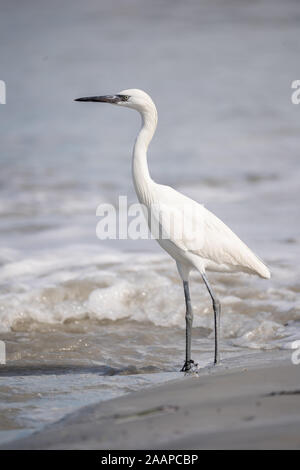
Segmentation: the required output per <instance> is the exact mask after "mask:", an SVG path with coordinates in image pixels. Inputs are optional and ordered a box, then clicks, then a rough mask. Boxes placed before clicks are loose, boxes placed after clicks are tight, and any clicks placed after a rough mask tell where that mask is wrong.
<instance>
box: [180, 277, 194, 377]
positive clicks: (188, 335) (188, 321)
mask: <svg viewBox="0 0 300 470" xmlns="http://www.w3.org/2000/svg"><path fill="white" fill-rule="evenodd" d="M183 289H184V297H185V305H186V314H185V322H186V350H185V363H184V365H183V368H182V369H181V371H182V372H186V371H188V370H190V369H191V364H193V363H194V361H192V359H191V347H192V325H193V310H192V304H191V297H190V289H189V283H188V281H183Z"/></svg>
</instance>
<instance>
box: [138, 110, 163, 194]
mask: <svg viewBox="0 0 300 470" xmlns="http://www.w3.org/2000/svg"><path fill="white" fill-rule="evenodd" d="M140 114H141V117H142V128H141V130H140V132H139V134H138V136H137V138H136V141H135V145H134V148H133V157H132V177H133V183H134V187H135V191H136V194H137V196H138V199H139V200H140V201H143V202H144V200H145V199H148V193H149V186H150V185H151V183H152V179H151V177H150V174H149V169H148V164H147V149H148V146H149V144H150V142H151V139H152V137H153V135H154V132H155V129H156V126H157V110H156V107H155V105H154V103H151V105H148V106H147V107H145V108H143V109H141V110H140Z"/></svg>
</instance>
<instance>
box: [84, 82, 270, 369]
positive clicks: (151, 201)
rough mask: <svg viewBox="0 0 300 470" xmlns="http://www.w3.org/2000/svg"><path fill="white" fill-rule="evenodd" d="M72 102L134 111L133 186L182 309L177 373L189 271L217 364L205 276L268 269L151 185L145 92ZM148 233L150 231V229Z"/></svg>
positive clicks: (150, 107) (180, 198)
mask: <svg viewBox="0 0 300 470" xmlns="http://www.w3.org/2000/svg"><path fill="white" fill-rule="evenodd" d="M75 101H92V102H104V103H112V104H115V105H118V106H123V107H126V108H132V109H135V110H136V111H138V112H139V113H140V114H141V117H142V127H141V130H140V132H139V134H138V136H137V138H136V141H135V145H134V149H133V158H132V174H133V182H134V186H135V190H136V194H137V197H138V199H139V201H140V203H141V204H143V205H144V206H145V207H146V208H147V209H148V210H149V211H150V212H151V211H152V212H153V207H155V208H156V209H155V211H156V212H155V213H156V215H157V211H158V212H159V216H156V218H158V220H159V227H160V229H161V232H160V234H161V235H160V236H159V237H157V241H158V243H159V244H160V245H161V246H162V248H164V249H165V250H166V251H167V252H168V253H169V255H170V256H171V257H172V258H174V260H175V261H176V264H177V268H178V272H179V275H180V277H181V279H182V282H183V289H184V296H185V304H186V357H185V362H184V365H183V368H182V371H189V370H190V369H191V368H192V364H194V361H193V360H192V359H191V330H192V322H193V311H192V305H191V299H190V292H189V274H190V271H191V270H192V269H196V270H198V271H199V273H200V274H201V276H202V279H203V281H204V283H205V285H206V287H207V290H208V292H209V295H210V297H211V300H212V305H213V311H214V333H215V353H214V363H215V364H217V363H218V362H219V360H220V352H219V333H220V311H221V304H220V301H219V300H218V298H217V297H216V295H215V294H214V292H213V290H212V288H211V286H210V284H209V281H208V278H207V275H206V271H219V272H239V271H242V272H247V273H250V274H257V275H258V276H260V277H262V278H265V279H269V278H270V272H269V270H268V268H267V267H266V266H265V265H264V263H263V262H262V261H261V260H260V259H259V258H258V257H257V256H256V255H255V254H254V253H253V252H252V251H251V250H250V249H249V248H248V247H247V246H246V245H245V244H244V243H243V242H242V241H241V240H240V239H239V238H238V237H237V235H235V234H234V233H233V232H232V231H231V230H230V229H229V228H228V227H227V226H226V225H225V224H224V223H223V222H222V221H221V220H220V219H218V218H217V217H216V216H215V215H214V214H212V213H211V212H210V211H208V210H207V209H205V208H204V207H203V206H202V205H201V204H198V203H197V202H195V201H194V200H192V199H190V198H188V197H187V196H184V195H183V194H181V193H179V192H177V191H175V189H173V188H171V187H169V186H165V185H161V184H157V183H155V182H154V181H153V180H152V178H151V177H150V174H149V170H148V165H147V149H148V146H149V144H150V141H151V139H152V137H153V135H154V132H155V129H156V126H157V110H156V107H155V104H154V102H153V101H152V99H151V98H150V96H149V95H147V93H145V92H144V91H142V90H138V89H129V90H123V91H121V92H119V93H117V94H115V95H106V96H92V97H86V98H79V99H77V100H75ZM170 218H171V219H172V221H173V223H174V225H175V226H176V235H175V234H174V231H172V230H170V223H169V222H170ZM148 221H149V217H148ZM194 227H196V229H195V228H194ZM152 229H153V227H151V226H150V230H152ZM178 229H179V230H178Z"/></svg>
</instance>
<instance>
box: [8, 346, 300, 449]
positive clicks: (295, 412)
mask: <svg viewBox="0 0 300 470" xmlns="http://www.w3.org/2000/svg"><path fill="white" fill-rule="evenodd" d="M299 378H300V368H299V366H296V365H292V364H291V361H290V359H289V357H288V355H286V358H285V360H283V361H282V362H281V363H278V362H277V363H275V364H274V365H273V366H268V367H266V366H263V365H262V366H261V367H259V366H256V367H255V368H251V369H250V368H248V369H245V368H240V369H236V370H234V371H230V370H226V369H224V367H222V366H221V367H219V368H216V369H211V370H210V371H209V370H207V369H205V370H203V372H200V373H199V375H194V376H190V377H187V376H185V377H184V376H182V375H180V376H179V378H178V379H176V380H174V381H171V382H168V383H166V384H163V385H159V386H155V387H152V388H148V389H146V390H143V391H139V392H136V393H131V394H129V395H127V396H123V397H120V398H116V399H113V400H110V401H106V402H102V403H99V404H96V405H91V406H87V407H84V408H81V409H80V410H78V411H77V412H74V413H72V414H70V415H68V416H67V417H65V418H64V419H62V420H61V421H59V422H57V423H55V424H52V425H49V426H47V427H46V428H45V429H44V430H42V431H40V432H37V433H35V434H33V435H31V436H30V437H27V438H24V439H20V440H17V441H14V442H12V443H8V444H6V445H4V446H2V448H5V449H299V448H300V406H299V405H300V382H299Z"/></svg>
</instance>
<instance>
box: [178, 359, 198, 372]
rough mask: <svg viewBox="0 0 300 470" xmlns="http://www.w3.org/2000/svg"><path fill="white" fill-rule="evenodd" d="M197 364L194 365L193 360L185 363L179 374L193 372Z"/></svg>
mask: <svg viewBox="0 0 300 470" xmlns="http://www.w3.org/2000/svg"><path fill="white" fill-rule="evenodd" d="M197 366H198V364H195V362H194V361H193V359H191V360H189V361H185V363H184V364H183V367H182V369H181V371H180V372H193V369H195V368H197Z"/></svg>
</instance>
